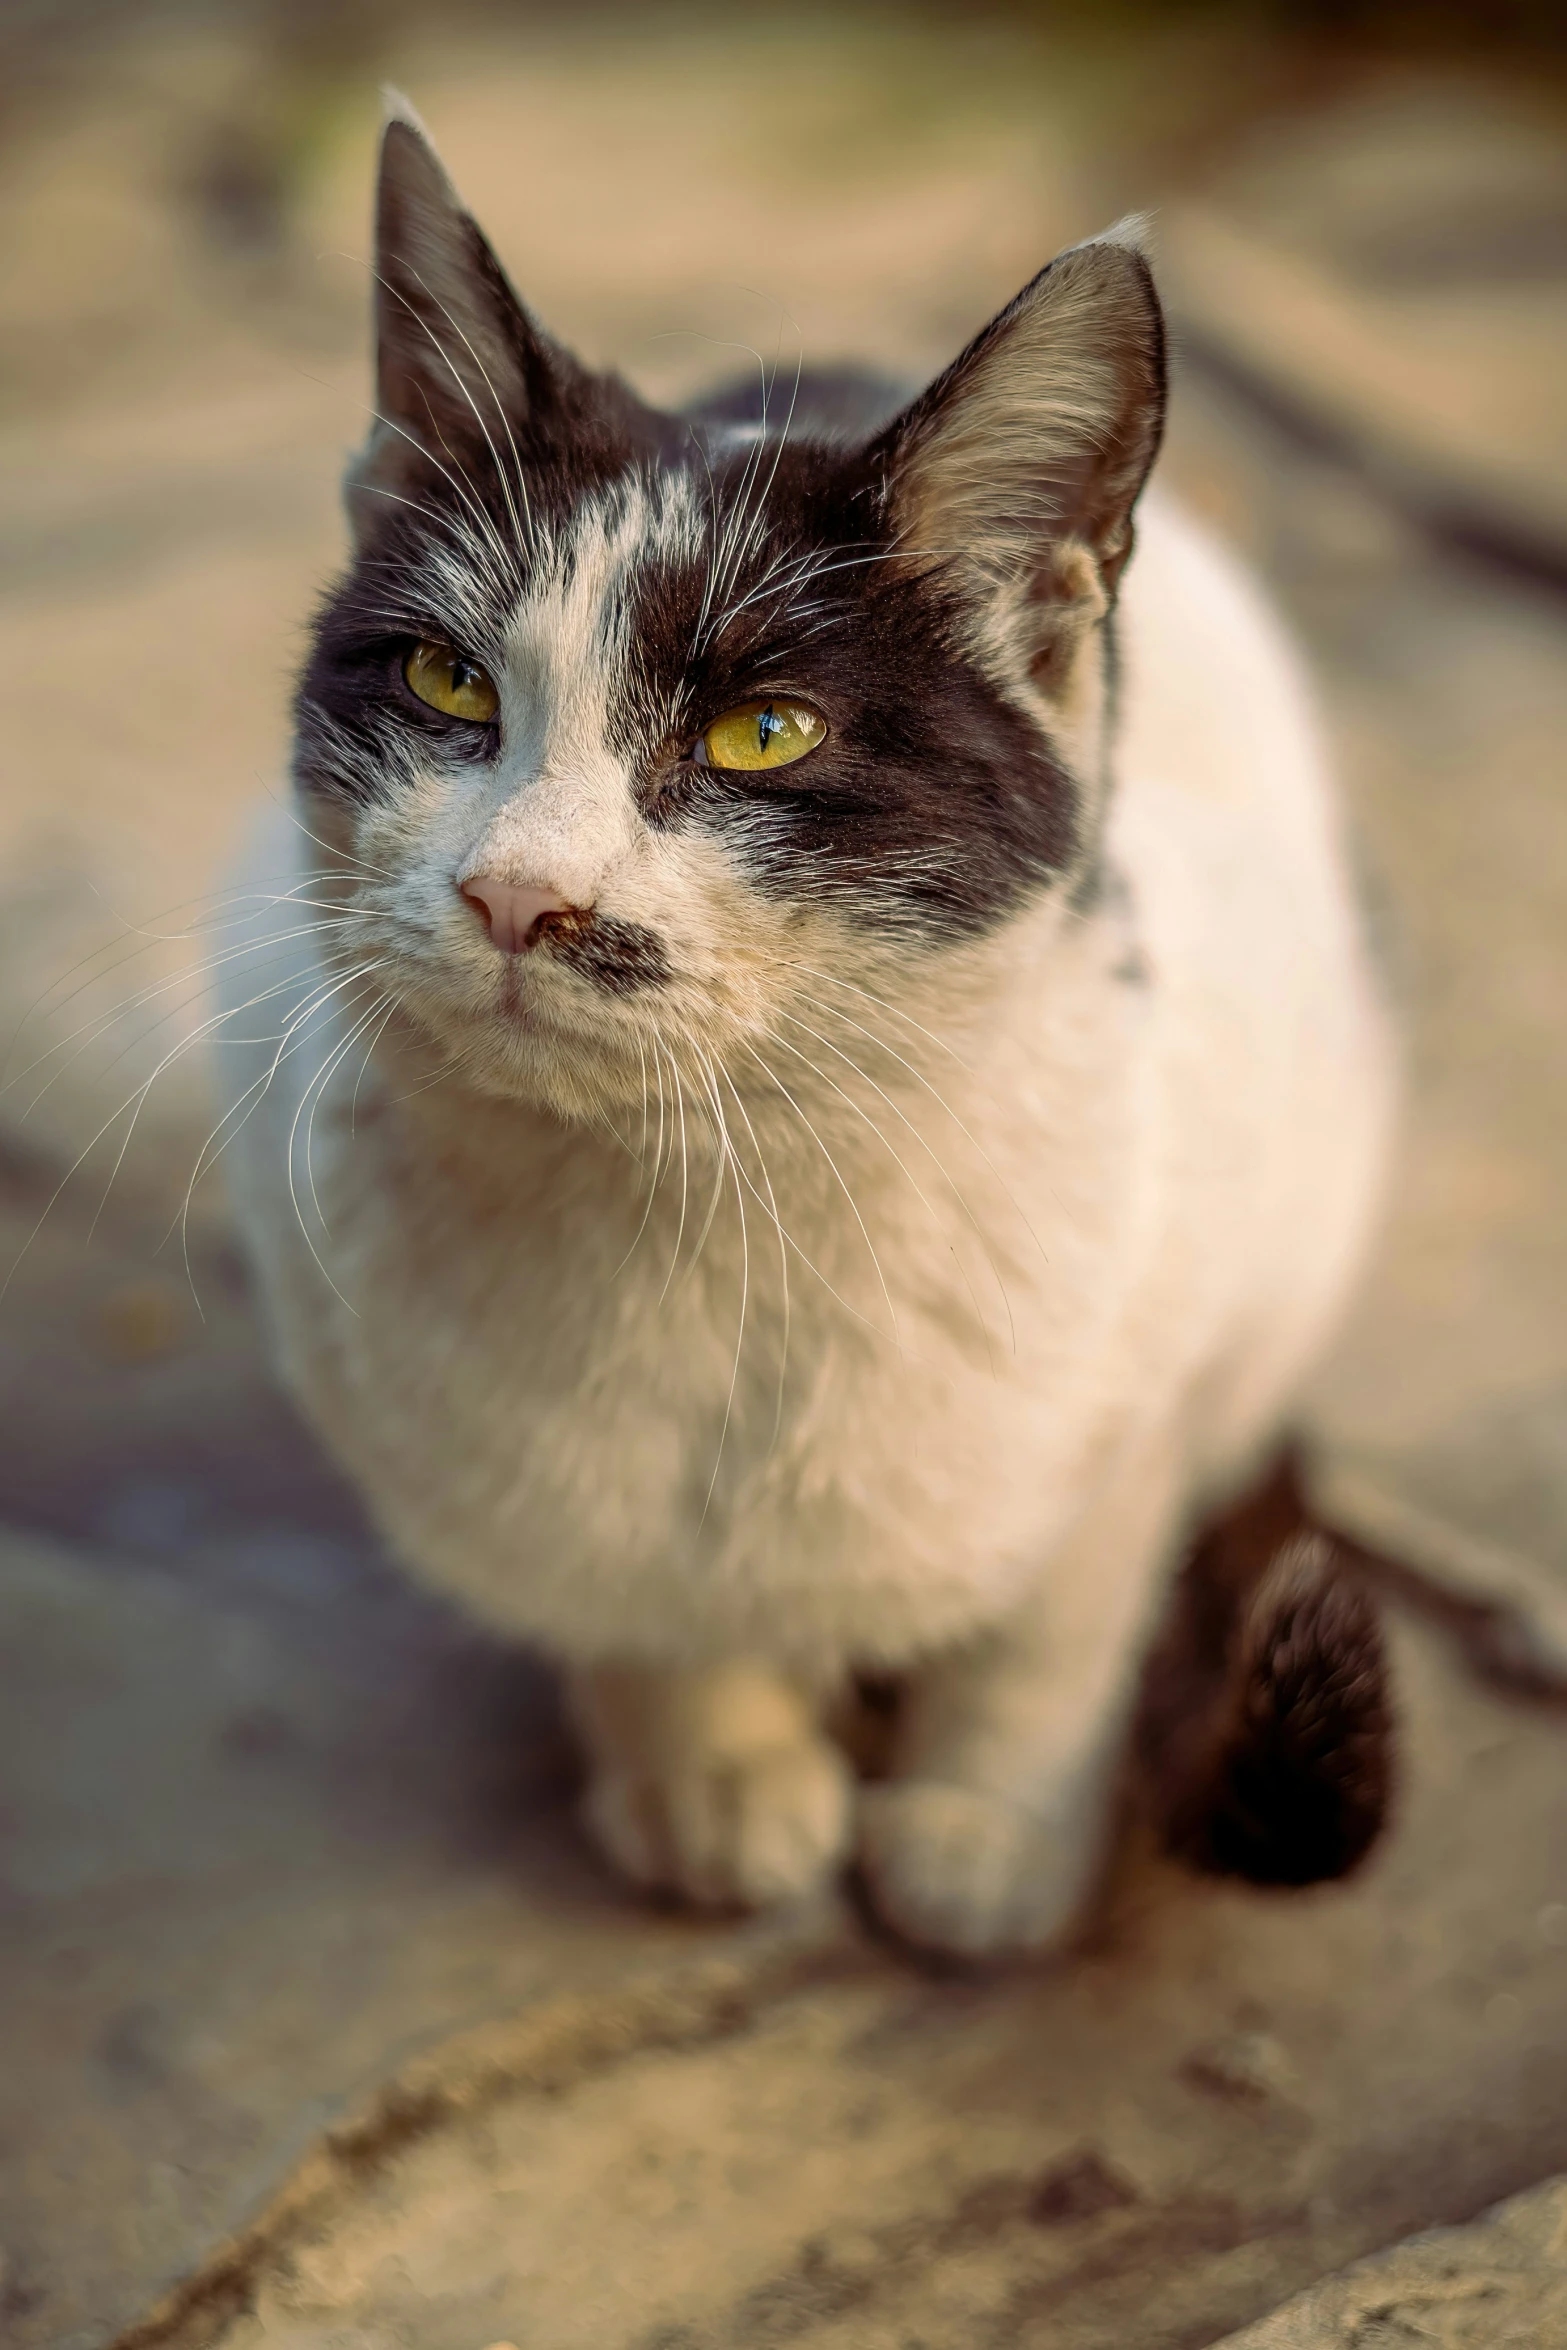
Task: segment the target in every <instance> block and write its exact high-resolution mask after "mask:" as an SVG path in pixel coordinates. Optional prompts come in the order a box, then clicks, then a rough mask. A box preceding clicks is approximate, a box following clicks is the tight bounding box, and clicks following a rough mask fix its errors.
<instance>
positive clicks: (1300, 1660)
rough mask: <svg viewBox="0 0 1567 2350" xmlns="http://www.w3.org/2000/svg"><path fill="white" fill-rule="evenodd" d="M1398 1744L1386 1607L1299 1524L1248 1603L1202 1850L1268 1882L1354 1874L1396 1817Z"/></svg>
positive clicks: (1226, 1867) (1309, 1881) (1211, 1864)
mask: <svg viewBox="0 0 1567 2350" xmlns="http://www.w3.org/2000/svg"><path fill="white" fill-rule="evenodd" d="M1392 1756H1393V1721H1392V1709H1391V1705H1390V1703H1389V1697H1388V1686H1387V1665H1386V1657H1385V1654H1384V1650H1383V1643H1382V1629H1381V1626H1380V1624H1379V1623H1378V1621H1377V1615H1376V1610H1375V1608H1374V1607H1373V1606H1372V1603H1371V1600H1370V1597H1369V1595H1368V1594H1367V1593H1366V1592H1365V1590H1364V1589H1363V1588H1362V1587H1361V1586H1360V1584H1359V1583H1358V1582H1356V1581H1354V1580H1352V1579H1351V1577H1350V1576H1349V1575H1348V1574H1347V1573H1346V1572H1344V1571H1342V1570H1340V1569H1337V1568H1336V1567H1335V1563H1334V1560H1333V1556H1332V1550H1331V1546H1330V1545H1329V1543H1328V1542H1327V1540H1326V1538H1325V1537H1324V1536H1323V1535H1321V1534H1301V1535H1296V1536H1294V1537H1293V1538H1292V1540H1291V1541H1290V1542H1288V1543H1287V1544H1286V1545H1285V1547H1284V1548H1283V1549H1282V1550H1281V1551H1280V1552H1279V1553H1278V1555H1277V1557H1276V1558H1275V1560H1274V1562H1273V1564H1272V1566H1270V1568H1269V1569H1268V1571H1267V1573H1266V1574H1265V1575H1264V1576H1263V1578H1262V1581H1261V1582H1260V1583H1259V1584H1258V1586H1257V1589H1256V1591H1255V1592H1254V1593H1253V1595H1252V1598H1251V1601H1250V1604H1249V1605H1248V1607H1247V1609H1246V1613H1245V1617H1244V1619H1243V1622H1242V1626H1241V1632H1240V1638H1239V1640H1238V1642H1237V1645H1236V1659H1235V1674H1234V1681H1233V1685H1232V1688H1231V1691H1230V1723H1229V1736H1228V1738H1227V1739H1226V1740H1225V1741H1224V1743H1223V1745H1222V1747H1221V1749H1220V1751H1219V1753H1218V1754H1217V1755H1216V1757H1215V1761H1216V1763H1217V1765H1218V1768H1217V1771H1216V1773H1215V1782H1214V1785H1213V1788H1212V1794H1211V1799H1210V1800H1211V1808H1210V1810H1209V1813H1208V1818H1207V1822H1206V1827H1205V1832H1204V1834H1203V1835H1202V1837H1201V1838H1200V1839H1199V1843H1198V1849H1197V1851H1196V1853H1195V1854H1194V1855H1193V1857H1194V1858H1198V1859H1200V1860H1201V1862H1202V1865H1203V1866H1205V1867H1207V1868H1209V1869H1212V1870H1215V1871H1217V1872H1218V1873H1220V1874H1221V1875H1224V1876H1235V1877H1248V1878H1250V1880H1251V1881H1252V1883H1253V1884H1257V1885H1313V1884H1317V1883H1319V1882H1320V1881H1321V1880H1322V1879H1324V1878H1329V1877H1342V1876H1345V1875H1347V1874H1348V1872H1349V1871H1350V1870H1351V1869H1353V1868H1355V1867H1356V1866H1357V1865H1358V1864H1359V1862H1361V1861H1362V1860H1364V1859H1365V1857H1366V1855H1367V1853H1368V1852H1369V1851H1370V1850H1371V1847H1372V1845H1373V1844H1374V1843H1375V1842H1376V1840H1377V1837H1378V1836H1379V1835H1380V1833H1381V1831H1382V1827H1383V1823H1384V1821H1385V1820H1386V1818H1387V1814H1388V1809H1389V1804H1390V1800H1391V1796H1392Z"/></svg>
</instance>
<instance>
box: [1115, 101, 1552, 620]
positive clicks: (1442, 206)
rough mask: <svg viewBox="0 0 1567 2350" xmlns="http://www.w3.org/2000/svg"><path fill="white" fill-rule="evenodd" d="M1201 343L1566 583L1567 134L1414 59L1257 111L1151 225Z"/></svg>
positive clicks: (1350, 447)
mask: <svg viewBox="0 0 1567 2350" xmlns="http://www.w3.org/2000/svg"><path fill="white" fill-rule="evenodd" d="M1160 245H1161V250H1162V252H1163V256H1164V261H1165V268H1166V278H1167V284H1168V287H1169V291H1170V294H1171V297H1172V299H1173V302H1174V305H1175V311H1176V316H1177V319H1178V321H1179V322H1180V324H1181V326H1182V328H1183V330H1184V333H1185V335H1186V338H1187V341H1188V344H1189V345H1190V346H1192V347H1194V348H1195V349H1196V350H1197V351H1198V352H1200V353H1201V354H1202V355H1204V356H1206V357H1207V358H1208V359H1209V360H1210V361H1216V362H1218V363H1219V364H1220V365H1221V366H1223V367H1225V368H1227V369H1230V370H1233V371H1234V372H1236V373H1238V374H1239V375H1240V376H1241V377H1243V378H1244V379H1246V380H1248V381H1250V382H1251V383H1253V384H1254V385H1256V386H1257V387H1258V388H1259V389H1260V390H1261V391H1262V392H1263V394H1264V395H1265V396H1267V397H1269V398H1271V399H1273V400H1275V401H1276V402H1278V403H1279V404H1280V405H1281V406H1283V407H1284V408H1285V409H1286V410H1287V411H1288V412H1289V413H1290V414H1291V416H1292V417H1293V418H1294V419H1295V420H1296V421H1297V422H1298V423H1300V424H1302V425H1304V426H1305V427H1306V429H1308V430H1309V431H1311V432H1313V433H1315V434H1317V435H1319V436H1320V437H1322V438H1323V439H1325V440H1327V441H1330V442H1336V443H1338V444H1339V445H1341V446H1342V447H1344V448H1345V449H1346V450H1347V451H1348V452H1350V453H1351V454H1353V455H1354V456H1355V457H1356V458H1357V459H1358V460H1359V461H1360V462H1361V463H1362V464H1363V465H1364V466H1366V467H1367V468H1368V469H1369V470H1370V471H1371V472H1372V473H1373V474H1374V475H1375V476H1376V477H1377V478H1378V479H1380V480H1381V481H1382V482H1383V483H1384V484H1385V485H1386V486H1387V487H1388V488H1390V489H1391V490H1393V491H1394V492H1395V493H1396V494H1398V495H1401V496H1403V497H1404V498H1406V499H1407V500H1408V501H1409V502H1410V503H1411V504H1412V505H1413V506H1414V508H1415V510H1416V511H1417V512H1419V513H1421V514H1423V515H1425V516H1426V517H1427V518H1428V519H1429V520H1431V521H1432V522H1434V523H1437V524H1440V525H1443V526H1446V527H1448V528H1451V529H1453V530H1455V531H1458V532H1461V533H1463V534H1464V535H1466V536H1470V537H1473V538H1476V539H1478V540H1480V541H1482V542H1484V543H1487V544H1490V545H1493V546H1499V547H1503V548H1507V549H1510V550H1512V551H1513V552H1515V553H1517V554H1519V555H1522V556H1524V557H1526V558H1528V559H1530V560H1532V561H1536V562H1538V563H1540V564H1541V565H1542V566H1543V567H1546V568H1548V569H1550V570H1552V571H1553V572H1554V573H1555V575H1556V577H1557V578H1558V579H1567V405H1564V403H1563V401H1562V398H1561V384H1562V379H1563V375H1564V372H1567V141H1564V139H1563V135H1562V122H1561V102H1560V98H1559V96H1558V94H1557V93H1556V92H1555V91H1554V90H1551V89H1549V88H1547V89H1545V90H1543V91H1532V90H1528V89H1526V88H1523V87H1520V86H1518V85H1516V84H1515V85H1513V86H1511V87H1506V88H1502V87H1498V86H1495V85H1491V86H1487V84H1486V83H1485V82H1484V81H1483V80H1479V79H1477V78H1476V76H1475V75H1473V74H1472V73H1471V74H1469V75H1467V76H1465V77H1463V78H1460V77H1459V76H1458V75H1457V74H1451V75H1449V76H1446V77H1441V78H1438V77H1436V76H1434V75H1432V76H1427V77H1424V78H1421V77H1411V76H1409V75H1407V74H1405V75H1401V76H1397V77H1395V78H1392V79H1389V80H1386V81H1383V82H1381V83H1378V82H1376V81H1373V82H1372V83H1371V84H1370V86H1369V87H1366V88H1364V89H1362V90H1360V91H1359V92H1357V93H1355V94H1353V95H1351V96H1349V97H1347V98H1344V99H1341V100H1340V102H1339V103H1338V104H1336V105H1333V106H1326V107H1322V108H1320V109H1318V110H1316V111H1314V112H1311V113H1308V114H1306V115H1305V116H1304V118H1301V119H1296V120H1293V121H1290V120H1285V121H1282V122H1280V121H1271V122H1266V123H1263V124H1259V125H1258V126H1256V127H1255V129H1254V130H1253V131H1252V133H1251V134H1250V136H1249V137H1247V138H1245V139H1243V140H1242V141H1241V142H1240V145H1239V150H1238V152H1236V151H1231V152H1230V153H1228V154H1226V156H1225V157H1224V161H1223V164H1222V167H1221V168H1220V169H1219V170H1217V171H1216V172H1215V173H1214V175H1213V177H1212V179H1211V181H1210V183H1209V184H1208V186H1207V187H1205V188H1204V190H1203V191H1202V193H1201V195H1200V196H1199V195H1191V196H1188V197H1187V198H1186V199H1184V200H1183V201H1181V202H1178V203H1177V204H1176V205H1174V206H1173V207H1172V208H1171V210H1170V211H1169V213H1168V215H1167V216H1166V217H1165V218H1164V219H1163V221H1162V222H1161V225H1160Z"/></svg>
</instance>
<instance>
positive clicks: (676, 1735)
mask: <svg viewBox="0 0 1567 2350" xmlns="http://www.w3.org/2000/svg"><path fill="white" fill-rule="evenodd" d="M571 1694H572V1701H573V1709H574V1711H575V1713H576V1717H577V1720H578V1723H579V1724H580V1726H581V1729H582V1732H583V1735H584V1738H585V1740H586V1742H587V1747H588V1755H589V1774H590V1775H589V1782H588V1791H587V1798H586V1802H585V1806H584V1811H585V1816H586V1819H587V1823H588V1826H589V1828H590V1830H591V1831H592V1833H593V1835H594V1837H595V1838H596V1840H597V1841H598V1843H599V1844H600V1846H601V1847H602V1848H603V1850H604V1851H605V1853H606V1854H607V1855H608V1856H609V1858H610V1859H611V1860H612V1861H613V1862H614V1864H615V1866H616V1867H617V1868H619V1869H620V1870H622V1871H623V1872H624V1874H625V1875H626V1876H628V1877H630V1878H631V1879H632V1880H633V1882H634V1883H636V1884H639V1885H646V1886H649V1887H654V1888H657V1889H659V1890H662V1891H666V1892H672V1893H679V1894H683V1895H684V1896H685V1898H686V1899H687V1900H690V1901H695V1902H699V1903H701V1904H703V1905H704V1906H706V1907H711V1908H741V1909H762V1908H766V1907H769V1906H771V1905H772V1904H773V1903H776V1902H782V1901H790V1900H795V1899H797V1898H799V1896H801V1895H802V1894H805V1893H809V1892H811V1891H812V1890H813V1889H814V1888H815V1887H816V1886H817V1885H819V1884H820V1883H821V1882H822V1881H823V1880H824V1879H825V1878H827V1877H828V1876H829V1875H831V1874H832V1873H833V1872H834V1871H835V1870H836V1868H837V1867H838V1865H839V1863H840V1862H841V1861H842V1860H843V1858H844V1857H845V1854H846V1853H847V1850H848V1846H849V1842H850V1837H851V1825H852V1802H851V1792H850V1781H849V1773H848V1769H847V1767H846V1765H845V1763H844V1760H843V1758H842V1756H841V1755H840V1754H839V1753H838V1751H837V1749H836V1748H835V1747H834V1746H833V1745H831V1744H830V1743H829V1741H828V1740H827V1739H826V1737H824V1735H823V1734H822V1731H821V1729H820V1727H819V1725H818V1722H817V1719H816V1715H815V1712H814V1710H813V1708H812V1706H811V1704H810V1702H809V1700H808V1699H807V1698H806V1696H805V1695H804V1694H803V1693H802V1692H801V1691H800V1690H798V1689H796V1688H794V1687H793V1686H791V1684H790V1683H789V1682H787V1681H785V1680H784V1679H782V1678H781V1677H780V1676H778V1675H777V1674H775V1673H773V1672H771V1671H769V1670H768V1669H767V1668H766V1667H765V1666H762V1665H757V1664H749V1663H747V1664H726V1665H720V1666H713V1667H710V1668H706V1669H700V1668H692V1669H686V1670H682V1671H668V1670H655V1669H649V1668H645V1667H641V1666H594V1667H582V1668H578V1670H577V1671H576V1672H574V1674H573V1675H572V1679H571Z"/></svg>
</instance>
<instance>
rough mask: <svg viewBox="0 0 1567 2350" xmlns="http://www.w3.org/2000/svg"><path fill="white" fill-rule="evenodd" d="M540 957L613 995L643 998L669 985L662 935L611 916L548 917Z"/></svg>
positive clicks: (580, 914) (548, 915)
mask: <svg viewBox="0 0 1567 2350" xmlns="http://www.w3.org/2000/svg"><path fill="white" fill-rule="evenodd" d="M538 951H540V952H542V953H544V954H548V955H551V956H553V957H554V959H555V961H556V962H558V963H564V964H565V965H566V968H567V969H568V970H569V971H575V972H576V973H577V974H578V976H579V977H580V978H582V979H590V980H591V981H592V982H593V984H594V986H595V987H601V988H603V989H604V990H605V991H606V992H607V993H608V994H610V995H640V994H642V993H643V992H644V991H645V990H646V989H649V988H658V987H667V986H668V985H669V980H670V968H669V957H668V956H667V955H666V954H665V952H664V948H663V944H662V941H661V940H660V939H659V937H658V934H657V932H656V931H652V930H648V929H645V928H644V927H643V925H642V924H641V923H640V922H622V921H620V920H618V919H617V918H616V917H615V916H614V915H612V914H595V913H593V912H592V911H591V910H589V911H586V912H583V913H572V914H547V915H545V917H544V919H543V923H542V926H541V933H540V938H539V948H538Z"/></svg>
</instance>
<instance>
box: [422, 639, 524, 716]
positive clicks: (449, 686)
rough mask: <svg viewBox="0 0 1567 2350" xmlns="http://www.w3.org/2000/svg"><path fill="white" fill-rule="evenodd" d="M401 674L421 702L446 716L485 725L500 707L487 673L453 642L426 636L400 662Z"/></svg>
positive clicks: (498, 696) (497, 696)
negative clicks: (471, 720) (401, 663)
mask: <svg viewBox="0 0 1567 2350" xmlns="http://www.w3.org/2000/svg"><path fill="white" fill-rule="evenodd" d="M403 675H404V677H406V678H407V680H408V683H409V687H410V688H411V690H412V691H413V692H414V693H416V694H417V695H418V696H419V699H420V701H421V702H428V703H429V705H430V707H431V709H432V710H440V711H442V712H444V714H445V715H446V716H447V717H448V718H471V719H473V720H474V721H475V722H476V723H477V724H478V725H480V726H487V725H488V724H489V722H490V720H491V719H492V718H493V717H494V716H495V713H496V711H497V710H498V709H499V708H500V706H501V698H500V695H499V694H498V693H497V692H496V690H495V687H494V685H493V684H492V683H491V681H490V678H489V675H488V673H487V672H486V671H485V670H483V669H481V668H480V667H479V664H478V662H477V661H470V660H469V659H468V656H467V654H466V653H459V652H458V651H457V649H456V647H455V646H454V645H442V644H437V643H436V641H435V639H434V638H433V637H426V638H425V640H424V642H423V644H419V645H415V647H414V649H413V651H412V652H411V653H410V654H409V656H408V658H407V660H406V661H405V662H404V663H403Z"/></svg>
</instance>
